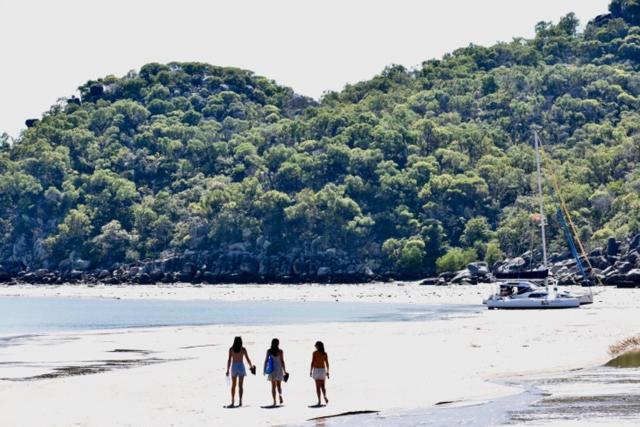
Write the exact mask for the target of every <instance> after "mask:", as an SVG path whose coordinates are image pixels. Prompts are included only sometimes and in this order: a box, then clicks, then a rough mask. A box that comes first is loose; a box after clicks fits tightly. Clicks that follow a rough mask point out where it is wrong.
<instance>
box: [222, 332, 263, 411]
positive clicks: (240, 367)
mask: <svg viewBox="0 0 640 427" xmlns="http://www.w3.org/2000/svg"><path fill="white" fill-rule="evenodd" d="M244 359H247V362H248V363H249V367H250V369H251V372H252V373H254V374H255V372H256V371H255V369H256V367H255V366H253V364H252V363H251V359H249V353H247V349H246V348H244V346H243V345H242V337H235V338H234V339H233V345H232V346H231V348H230V349H229V358H228V359H227V377H228V376H229V371H231V405H229V407H230V408H233V407H235V401H236V384H238V385H239V390H238V397H239V398H240V405H239V406H242V394H243V392H244V387H243V383H244V377H246V376H247V370H246V369H245V367H244Z"/></svg>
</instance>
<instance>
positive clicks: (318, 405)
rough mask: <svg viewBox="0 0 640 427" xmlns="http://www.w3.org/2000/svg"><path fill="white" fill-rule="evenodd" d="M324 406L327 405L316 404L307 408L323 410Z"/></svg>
mask: <svg viewBox="0 0 640 427" xmlns="http://www.w3.org/2000/svg"><path fill="white" fill-rule="evenodd" d="M325 406H327V405H322V404H319V403H316V404H315V405H309V406H308V408H324V407H325Z"/></svg>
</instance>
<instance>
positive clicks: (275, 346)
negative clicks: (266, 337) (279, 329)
mask: <svg viewBox="0 0 640 427" xmlns="http://www.w3.org/2000/svg"><path fill="white" fill-rule="evenodd" d="M267 352H268V353H269V354H270V355H272V356H279V355H280V340H279V339H278V338H274V339H272V340H271V347H270V348H269V350H267Z"/></svg>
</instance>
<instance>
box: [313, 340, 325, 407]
mask: <svg viewBox="0 0 640 427" xmlns="http://www.w3.org/2000/svg"><path fill="white" fill-rule="evenodd" d="M315 347H316V351H314V352H313V355H312V356H311V369H310V372H309V376H311V378H313V379H314V380H315V382H316V394H317V395H318V406H322V401H321V397H322V396H324V402H325V404H327V403H329V399H327V390H326V389H325V385H324V383H325V380H326V379H327V378H329V356H328V355H327V352H326V351H325V350H324V344H323V343H322V341H318V342H316V345H315Z"/></svg>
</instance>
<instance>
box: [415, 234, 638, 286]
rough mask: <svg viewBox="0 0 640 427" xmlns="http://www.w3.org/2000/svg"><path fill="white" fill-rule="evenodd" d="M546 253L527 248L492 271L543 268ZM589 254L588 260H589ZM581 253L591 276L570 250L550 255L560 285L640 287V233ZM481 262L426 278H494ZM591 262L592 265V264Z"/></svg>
mask: <svg viewBox="0 0 640 427" xmlns="http://www.w3.org/2000/svg"><path fill="white" fill-rule="evenodd" d="M541 258H542V255H541V254H540V253H539V252H537V251H534V252H531V251H528V252H525V253H524V254H522V255H520V256H518V257H514V258H508V259H505V260H504V261H500V262H498V263H496V264H495V265H494V266H493V267H492V269H491V273H493V274H494V275H499V274H504V273H514V274H517V273H518V272H527V271H531V270H542V269H543V266H542V265H541ZM586 258H588V261H589V262H588V263H587V262H586V261H587V260H586ZM586 258H585V257H581V262H582V265H583V267H584V268H585V270H586V272H587V274H588V275H589V276H590V277H589V280H587V281H585V280H584V278H583V277H582V274H581V272H580V269H579V267H578V263H577V261H576V260H575V259H574V258H573V256H572V255H571V253H570V252H566V253H562V254H558V253H554V254H550V255H549V257H548V261H549V264H548V269H549V274H550V276H551V277H553V278H554V279H555V280H557V282H558V284H559V285H573V284H582V285H598V284H603V285H611V286H617V287H619V288H635V287H640V233H639V234H636V235H633V236H629V237H628V238H627V239H625V240H623V241H618V240H616V239H615V238H613V237H610V238H609V239H607V242H606V244H605V245H604V246H603V247H601V248H595V249H594V250H592V251H591V252H590V253H589V254H587V257H586ZM478 264H480V263H473V264H470V265H469V266H468V268H466V269H463V270H460V271H454V272H445V273H442V274H440V276H438V277H436V278H428V279H425V280H423V282H422V284H425V285H445V284H476V283H478V282H481V281H490V280H492V276H491V275H486V274H480V275H479V274H478V273H477V272H476V271H475V270H474V266H475V265H478ZM589 264H590V265H591V268H589Z"/></svg>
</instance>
